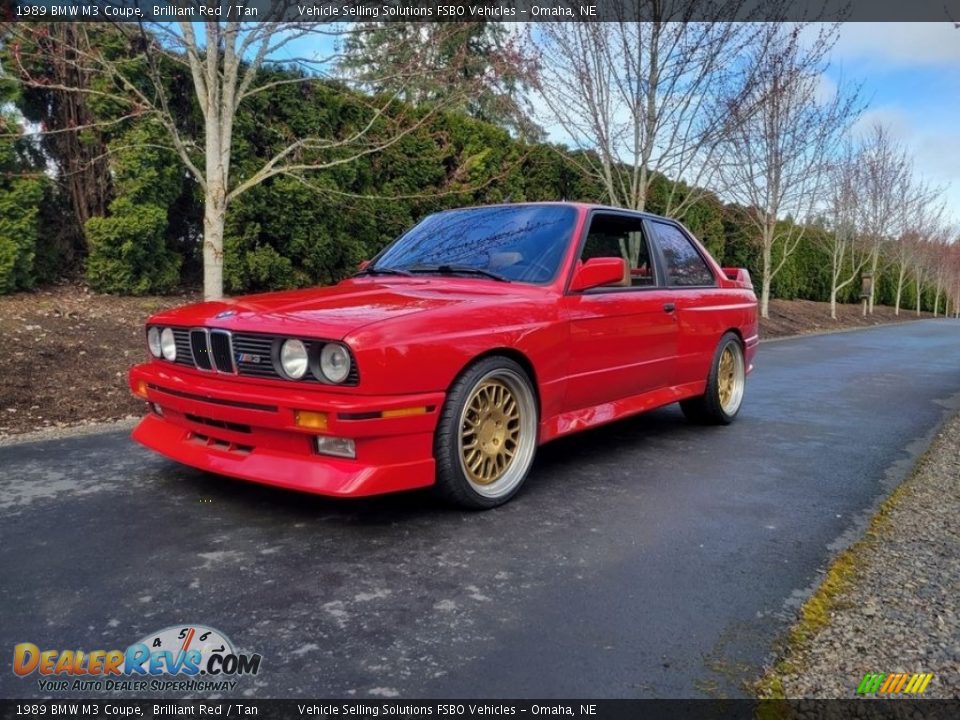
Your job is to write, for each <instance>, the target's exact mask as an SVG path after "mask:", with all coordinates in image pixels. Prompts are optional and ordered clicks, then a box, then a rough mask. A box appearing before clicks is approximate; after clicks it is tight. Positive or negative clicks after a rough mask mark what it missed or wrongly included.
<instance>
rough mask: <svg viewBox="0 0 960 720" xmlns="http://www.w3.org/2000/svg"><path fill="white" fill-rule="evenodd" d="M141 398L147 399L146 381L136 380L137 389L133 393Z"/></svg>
mask: <svg viewBox="0 0 960 720" xmlns="http://www.w3.org/2000/svg"><path fill="white" fill-rule="evenodd" d="M133 392H134V393H136V394H137V395H139V396H140V397H142V398H145V397H147V381H146V380H137V389H136V390H134V391H133Z"/></svg>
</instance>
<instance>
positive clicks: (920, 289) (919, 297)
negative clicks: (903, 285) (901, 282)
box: [917, 277, 923, 317]
mask: <svg viewBox="0 0 960 720" xmlns="http://www.w3.org/2000/svg"><path fill="white" fill-rule="evenodd" d="M921 300H923V287H921V285H920V278H919V277H918V278H917V317H920V302H921Z"/></svg>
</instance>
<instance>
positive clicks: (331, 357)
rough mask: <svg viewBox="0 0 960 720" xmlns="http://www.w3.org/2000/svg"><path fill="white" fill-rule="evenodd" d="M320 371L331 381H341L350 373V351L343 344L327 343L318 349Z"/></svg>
mask: <svg viewBox="0 0 960 720" xmlns="http://www.w3.org/2000/svg"><path fill="white" fill-rule="evenodd" d="M320 372H321V373H323V377H324V378H325V379H327V380H328V381H329V382H332V383H342V382H343V381H344V380H346V379H347V376H348V375H349V374H350V353H349V351H348V350H347V349H346V348H345V347H344V346H343V345H337V344H336V343H327V344H326V345H324V346H323V350H321V351H320Z"/></svg>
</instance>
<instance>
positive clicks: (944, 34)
mask: <svg viewBox="0 0 960 720" xmlns="http://www.w3.org/2000/svg"><path fill="white" fill-rule="evenodd" d="M832 55H833V59H834V60H840V61H845V60H866V61H869V62H870V63H877V64H884V65H898V66H915V65H931V64H958V63H960V29H957V28H956V27H955V26H954V24H953V23H951V22H936V23H929V22H928V23H908V22H907V23H844V24H843V25H842V26H841V27H840V36H839V39H838V40H837V44H836V46H835V47H834V50H833V53H832Z"/></svg>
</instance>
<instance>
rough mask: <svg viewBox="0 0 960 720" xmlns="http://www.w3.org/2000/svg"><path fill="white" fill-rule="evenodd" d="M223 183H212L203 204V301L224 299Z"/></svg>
mask: <svg viewBox="0 0 960 720" xmlns="http://www.w3.org/2000/svg"><path fill="white" fill-rule="evenodd" d="M226 205H227V202H226V191H225V188H224V187H223V184H222V183H219V184H213V183H210V184H208V186H207V192H206V194H205V198H204V204H203V299H204V300H219V299H221V298H222V297H223V226H224V222H225V221H226V217H227V212H226V210H227V207H226Z"/></svg>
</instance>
